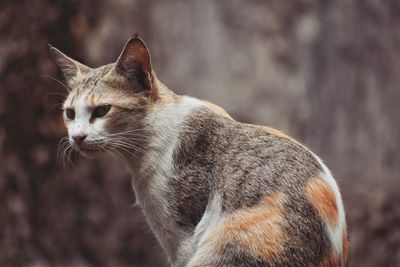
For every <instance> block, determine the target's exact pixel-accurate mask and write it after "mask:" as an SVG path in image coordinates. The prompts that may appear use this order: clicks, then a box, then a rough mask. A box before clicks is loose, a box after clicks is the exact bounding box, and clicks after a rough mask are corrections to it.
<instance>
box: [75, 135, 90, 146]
mask: <svg viewBox="0 0 400 267" xmlns="http://www.w3.org/2000/svg"><path fill="white" fill-rule="evenodd" d="M86 137H87V135H86V134H77V135H73V136H72V139H73V140H74V142H75V143H76V144H77V145H78V146H79V145H81V143H82V142H83V140H85V138H86Z"/></svg>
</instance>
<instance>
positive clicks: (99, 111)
mask: <svg viewBox="0 0 400 267" xmlns="http://www.w3.org/2000/svg"><path fill="white" fill-rule="evenodd" d="M110 109H111V105H101V106H98V107H97V108H96V109H95V110H94V111H93V114H92V118H101V117H104V116H105V115H106V114H107V113H108V112H109V111H110Z"/></svg>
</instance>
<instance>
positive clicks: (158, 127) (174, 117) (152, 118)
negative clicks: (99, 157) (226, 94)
mask: <svg viewBox="0 0 400 267" xmlns="http://www.w3.org/2000/svg"><path fill="white" fill-rule="evenodd" d="M203 105H204V104H203V102H202V101H200V100H198V99H195V98H191V97H186V96H183V97H181V99H179V100H178V101H177V102H176V103H172V104H169V105H166V106H161V107H160V106H156V107H155V108H154V110H153V111H152V112H151V114H149V115H148V116H147V118H146V120H145V124H146V125H147V127H149V130H150V131H151V132H152V134H154V137H153V138H152V139H151V141H150V143H149V145H148V151H146V155H145V156H144V159H143V161H142V163H141V166H140V169H139V170H137V169H135V167H134V166H129V167H130V170H131V173H132V175H133V179H132V186H133V189H134V191H135V194H136V197H137V200H138V204H139V205H140V206H141V207H142V209H143V212H144V214H145V217H146V219H147V221H148V223H149V225H150V227H151V229H152V230H153V232H154V233H155V235H156V237H157V239H158V241H159V243H160V244H161V246H162V247H163V249H164V250H165V251H166V252H167V254H168V256H169V260H170V262H175V261H176V260H177V259H176V258H175V257H176V255H177V253H176V252H177V249H178V246H179V244H180V243H181V242H182V241H183V240H184V239H185V238H187V234H186V233H185V232H184V231H183V230H181V229H177V228H176V225H175V222H174V221H173V216H172V215H171V214H170V213H169V211H168V208H167V207H168V203H166V202H165V199H164V195H165V193H166V192H168V182H169V181H170V180H171V179H173V178H174V177H173V176H174V175H175V174H174V169H173V166H174V164H173V153H174V151H175V149H176V148H177V146H178V145H179V137H180V133H181V131H182V128H183V126H184V124H185V120H186V119H187V116H188V115H189V114H190V112H191V111H193V109H195V108H197V107H200V106H203ZM154 166H156V168H154ZM149 170H153V171H155V173H152V174H151V177H147V175H148V173H149ZM150 180H151V183H147V182H148V181H150Z"/></svg>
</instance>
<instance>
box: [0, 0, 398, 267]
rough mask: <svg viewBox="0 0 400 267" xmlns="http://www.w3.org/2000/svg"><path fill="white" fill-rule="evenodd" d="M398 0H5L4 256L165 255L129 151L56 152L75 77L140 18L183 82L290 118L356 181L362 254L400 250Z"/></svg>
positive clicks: (36, 260)
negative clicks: (65, 65)
mask: <svg viewBox="0 0 400 267" xmlns="http://www.w3.org/2000/svg"><path fill="white" fill-rule="evenodd" d="M399 14H400V3H399V2H398V1H396V0H390V1H376V0H363V1H361V0H348V1H340V0H337V1H334V0H326V1H316V0H315V1H313V0H294V1H278V0H275V1H272V0H271V1H238V0H235V1H211V0H205V1H179V0H174V1H156V0H151V1H146V0H135V1H129V0H116V1H96V2H94V1H88V0H81V1H77V0H71V1H50V0H48V1H44V0H31V1H28V0H25V1H23V0H15V1H5V0H3V1H1V2H0V229H1V232H0V266H166V263H165V258H164V255H163V254H162V252H161V250H160V248H159V247H158V245H157V242H156V241H155V240H154V237H153V236H152V234H151V232H150V230H149V229H148V227H147V225H146V223H145V222H144V220H143V217H142V214H141V212H140V210H139V209H138V208H134V207H132V203H134V196H133V193H132V190H131V189H130V177H129V175H128V174H127V173H126V172H125V171H123V170H124V168H121V165H120V163H118V162H110V161H108V162H107V163H106V162H102V161H88V160H85V159H82V158H80V157H77V158H75V159H74V166H73V167H68V168H63V167H62V166H61V165H60V164H58V163H57V161H56V152H57V144H58V142H59V140H60V139H61V138H62V137H63V136H64V135H65V134H66V132H65V129H64V126H63V123H62V120H61V114H60V112H59V105H60V103H62V101H63V97H64V95H65V93H66V91H65V89H64V88H63V87H62V86H61V85H60V84H59V83H57V82H56V81H54V80H52V79H51V78H49V77H48V76H52V77H56V78H57V79H60V78H61V75H60V72H59V71H58V69H57V68H56V66H55V64H54V63H53V62H52V59H51V58H50V54H49V52H48V48H47V44H48V43H51V44H52V45H54V46H56V47H58V48H59V49H61V50H62V51H63V52H65V53H66V54H68V55H70V56H72V57H74V58H75V59H78V60H81V61H83V62H84V63H86V64H88V65H92V66H96V65H101V64H105V63H109V62H111V61H113V60H114V59H115V58H116V57H117V56H118V54H119V52H120V49H121V48H122V46H123V45H124V42H125V41H126V40H127V39H128V38H129V37H130V36H131V35H133V34H134V33H135V32H139V33H140V34H141V36H142V37H143V38H144V39H145V40H146V42H147V43H148V45H149V47H150V50H151V52H152V59H153V65H154V67H155V70H156V71H157V73H158V76H159V77H160V79H161V80H162V81H164V82H165V83H166V84H167V85H168V86H169V87H170V88H171V89H173V90H175V91H176V92H178V93H184V94H189V95H193V96H197V97H200V98H204V99H208V100H211V101H213V102H215V103H217V104H219V105H221V106H223V107H224V108H226V109H227V110H228V111H229V112H230V113H231V114H233V116H234V117H235V118H237V119H238V120H241V121H245V122H250V123H259V124H268V125H270V126H273V127H277V128H280V129H283V130H285V131H287V132H288V133H289V134H291V135H293V136H295V137H297V138H298V139H299V140H301V141H302V142H304V143H305V144H306V145H307V146H309V147H310V148H311V149H312V150H313V151H315V152H316V153H317V154H319V155H321V157H322V158H323V159H324V160H325V162H326V163H327V165H328V166H329V167H330V168H331V169H332V171H333V173H334V174H335V176H336V178H337V180H338V182H339V185H340V187H341V189H342V193H343V197H344V201H345V205H346V210H347V219H348V222H349V227H350V230H349V231H350V241H351V266H398V265H400V225H399V223H398V222H399V221H400V196H399V194H398V193H397V191H398V188H399V173H400V149H399V148H400V147H399V141H400V126H399V121H400V107H399V105H398V102H399V100H400V90H399V87H398V84H400V66H399V62H400V32H399V31H398V29H399V26H400V25H399V24H400V16H399Z"/></svg>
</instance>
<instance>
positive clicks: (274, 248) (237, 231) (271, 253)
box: [205, 193, 286, 260]
mask: <svg viewBox="0 0 400 267" xmlns="http://www.w3.org/2000/svg"><path fill="white" fill-rule="evenodd" d="M283 203H284V195H283V193H274V194H272V195H270V196H268V197H266V198H265V199H264V200H263V201H262V202H261V203H260V204H258V205H257V206H255V207H251V208H244V209H241V210H239V211H236V212H235V213H233V214H232V215H230V216H229V217H228V218H227V219H226V220H225V221H224V223H223V224H222V225H221V226H219V227H218V228H217V229H215V230H214V231H213V232H212V233H211V234H210V237H209V238H208V239H207V240H206V241H205V244H206V245H211V246H213V251H215V252H216V253H223V251H224V250H225V249H226V248H227V247H228V246H229V245H232V244H233V245H238V246H240V247H242V248H243V249H244V250H246V251H248V252H249V253H250V254H251V255H252V256H253V257H255V258H258V259H261V260H269V259H271V258H274V257H277V256H278V255H279V254H280V253H281V252H282V251H283V244H284V241H285V240H286V236H285V234H284V230H282V228H281V224H282V222H283V217H282V212H283Z"/></svg>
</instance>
